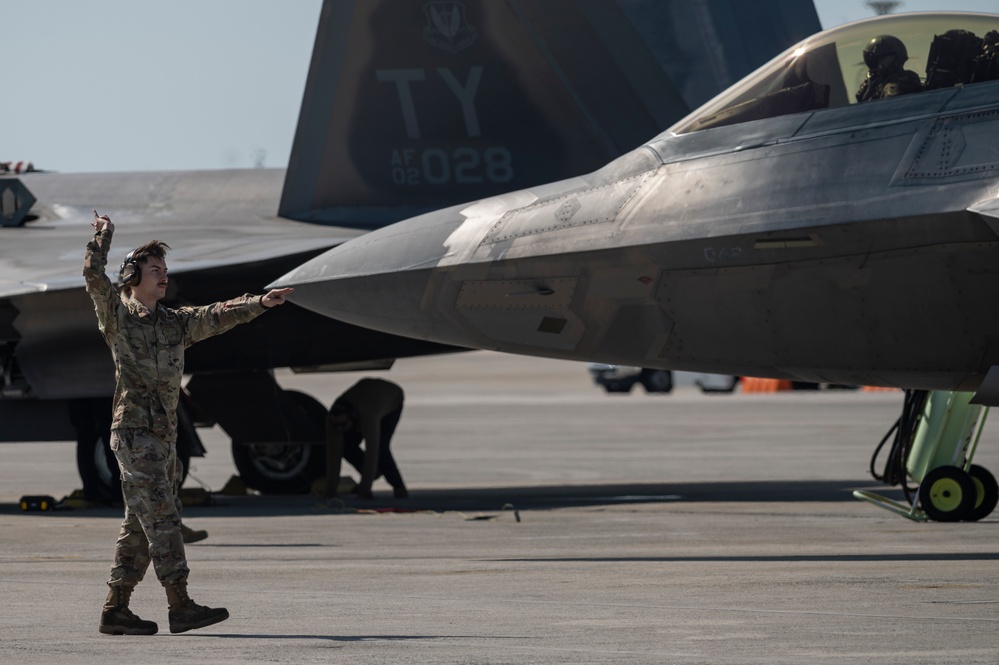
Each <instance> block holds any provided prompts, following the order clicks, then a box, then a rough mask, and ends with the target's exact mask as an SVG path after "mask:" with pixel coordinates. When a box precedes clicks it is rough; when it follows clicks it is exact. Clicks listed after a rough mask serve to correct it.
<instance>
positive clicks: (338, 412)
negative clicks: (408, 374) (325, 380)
mask: <svg viewBox="0 0 999 665" xmlns="http://www.w3.org/2000/svg"><path fill="white" fill-rule="evenodd" d="M402 402H403V392H402V388H400V387H399V386H398V385H396V384H394V383H392V382H391V381H385V380H383V379H370V378H366V379H361V380H360V381H358V382H357V383H355V384H354V385H353V386H352V387H350V388H349V389H348V390H347V391H346V392H344V393H343V394H342V395H340V396H339V397H337V398H336V401H334V402H333V406H331V407H330V410H329V413H328V414H327V416H326V489H325V496H327V497H335V496H336V495H337V490H338V486H339V483H340V465H341V462H342V459H343V458H344V457H346V458H347V461H348V462H350V464H351V466H353V467H354V468H355V469H357V470H358V472H359V473H360V474H361V482H360V483H358V485H357V496H358V498H361V499H371V498H374V495H373V494H372V492H371V485H372V484H373V483H374V481H375V480H376V479H377V478H379V477H380V476H385V480H387V481H388V483H389V485H391V486H392V489H393V491H394V494H395V496H396V497H397V498H404V497H407V496H409V493H408V492H407V491H406V485H405V483H403V481H402V474H401V473H399V467H397V466H396V464H395V459H393V457H392V451H391V450H389V444H390V443H391V441H392V434H393V433H394V432H395V428H396V425H398V424H399V417H400V416H401V415H402ZM361 439H364V442H365V445H364V452H363V453H362V452H361Z"/></svg>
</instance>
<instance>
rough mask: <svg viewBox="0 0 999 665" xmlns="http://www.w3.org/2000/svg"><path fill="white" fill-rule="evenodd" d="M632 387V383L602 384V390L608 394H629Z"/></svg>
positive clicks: (611, 382) (610, 382)
mask: <svg viewBox="0 0 999 665" xmlns="http://www.w3.org/2000/svg"><path fill="white" fill-rule="evenodd" d="M634 386H635V382H634V381H608V382H607V383H605V384H604V390H606V391H607V392H609V393H630V392H631V389H632V388H633V387H634Z"/></svg>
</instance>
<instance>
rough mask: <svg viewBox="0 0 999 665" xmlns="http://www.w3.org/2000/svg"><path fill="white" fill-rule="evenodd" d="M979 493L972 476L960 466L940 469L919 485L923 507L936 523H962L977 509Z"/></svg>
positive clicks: (932, 472) (935, 470)
mask: <svg viewBox="0 0 999 665" xmlns="http://www.w3.org/2000/svg"><path fill="white" fill-rule="evenodd" d="M977 495H978V490H977V489H976V487H975V481H974V480H972V479H971V474H970V473H968V472H966V471H965V470H964V469H961V468H958V467H956V466H938V467H937V468H935V469H933V470H932V471H930V472H929V473H927V474H926V477H925V478H923V482H921V483H920V484H919V505H920V507H922V509H923V512H924V513H926V516H927V517H929V518H930V519H931V520H934V521H935V522H960V521H961V520H963V519H965V517H967V516H968V515H969V514H970V513H971V509H972V508H974V507H975V501H976V498H977Z"/></svg>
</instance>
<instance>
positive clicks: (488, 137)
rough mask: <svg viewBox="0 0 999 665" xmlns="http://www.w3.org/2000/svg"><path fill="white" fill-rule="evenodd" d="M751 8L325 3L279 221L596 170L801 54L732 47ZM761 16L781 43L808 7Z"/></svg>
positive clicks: (372, 214)
mask: <svg viewBox="0 0 999 665" xmlns="http://www.w3.org/2000/svg"><path fill="white" fill-rule="evenodd" d="M690 4H695V5H696V6H697V7H702V8H707V9H705V10H704V11H701V12H700V13H698V12H693V13H691V12H690V11H688V10H687V9H684V7H686V6H688V5H690ZM741 4H750V3H739V2H734V1H732V0H728V1H725V2H722V1H721V0H710V1H708V2H699V3H688V2H682V1H681V0H672V1H669V0H667V1H663V0H660V1H657V2H649V1H647V0H546V1H545V2H533V1H528V0H463V1H460V2H459V1H455V0H428V1H425V2H413V0H354V1H352V2H348V1H346V0H326V2H325V3H324V4H323V9H322V16H321V19H320V24H319V29H318V32H317V35H316V42H315V48H314V51H313V56H312V63H311V66H310V71H309V78H308V82H307V84H306V89H305V95H304V99H303V103H302V109H301V114H300V117H299V122H298V129H297V132H296V136H295V142H294V145H293V147H292V152H291V158H290V160H289V165H288V171H287V175H286V180H285V186H284V191H283V194H282V198H281V205H280V209H279V214H280V215H281V216H283V217H288V218H291V219H298V220H302V221H311V222H317V223H324V224H336V225H342V226H351V227H357V228H365V229H372V228H377V227H380V226H384V225H386V224H389V223H392V222H395V221H398V220H399V219H403V218H405V217H409V216H412V215H415V214H418V213H421V212H424V211H427V210H431V209H435V208H441V207H445V206H449V205H454V204H457V203H461V202H464V201H470V200H474V199H479V198H484V197H487V196H491V195H495V194H499V193H502V192H505V191H510V190H515V189H522V188H525V187H530V186H532V185H535V184H538V183H541V182H549V181H554V180H560V179H563V178H567V177H570V176H574V175H579V174H583V173H588V172H590V171H593V170H595V169H597V168H599V167H600V166H602V165H604V164H605V163H606V162H608V161H610V160H611V159H613V158H615V157H617V156H619V155H621V154H623V153H624V152H627V151H628V150H631V149H633V148H635V147H636V146H638V145H640V144H641V143H643V142H644V141H646V140H648V139H650V138H652V137H653V136H655V135H656V134H658V133H659V132H661V131H662V130H664V129H665V128H667V127H668V126H669V125H671V124H672V123H674V122H675V121H677V120H679V119H680V118H681V117H683V116H684V115H685V114H686V113H687V112H688V111H689V109H690V108H691V107H692V106H696V105H697V104H699V103H701V101H703V100H699V99H697V97H696V94H693V93H691V92H689V90H688V91H687V92H686V93H685V92H684V88H689V89H696V90H697V91H699V92H698V93H697V94H704V93H703V90H705V89H711V90H713V91H714V92H717V91H718V90H720V89H722V86H720V85H719V83H717V82H716V83H714V85H713V87H712V86H711V85H707V86H705V85H704V83H705V81H704V79H712V80H718V81H722V83H724V85H727V84H728V83H729V82H730V81H728V80H727V79H725V77H724V76H722V75H721V74H720V72H722V73H725V76H732V75H733V74H730V73H728V72H731V71H732V63H733V62H738V63H744V62H746V60H747V49H748V50H749V51H750V52H752V55H753V56H754V57H750V58H748V59H749V61H750V62H751V63H752V61H753V60H755V61H756V62H755V64H761V63H762V62H765V61H766V60H767V59H769V58H770V57H772V56H773V55H775V54H776V53H778V52H780V51H781V50H783V49H784V48H786V47H787V46H788V45H789V43H785V42H786V40H787V39H789V37H788V38H782V40H781V41H780V42H779V43H772V44H771V43H766V44H764V45H763V46H760V45H759V44H755V45H747V48H746V49H742V50H738V49H733V46H732V45H731V44H726V45H723V44H721V43H720V41H721V40H722V39H726V40H727V39H729V36H727V34H726V33H727V32H733V31H735V30H736V26H734V25H730V24H731V23H732V22H733V19H731V18H729V15H728V14H726V13H725V12H726V11H729V10H731V11H736V12H737V10H738V8H739V7H740V6H741ZM751 4H752V5H753V8H754V10H753V13H754V15H755V16H757V22H758V23H760V24H761V25H767V26H770V27H769V28H768V29H767V30H762V29H761V30H762V32H763V34H764V35H771V34H773V32H774V29H773V25H775V24H776V25H784V24H786V23H789V22H793V21H791V19H787V20H778V19H780V18H781V17H784V18H786V17H787V16H789V15H790V13H789V12H788V11H787V10H786V6H787V5H789V4H794V5H795V6H800V5H801V4H802V3H800V2H798V3H788V2H781V1H780V0H769V1H767V2H754V3H751ZM737 13H738V12H737ZM742 13H745V11H742ZM812 14H813V15H814V8H812ZM794 20H797V19H794ZM799 22H800V21H799ZM805 23H807V21H805ZM688 24H689V25H691V26H695V25H696V26H700V27H699V28H698V29H699V30H701V33H702V35H701V36H699V37H697V38H695V39H693V40H691V43H690V44H686V43H684V39H685V38H686V36H687V34H686V29H685V28H684V26H685V25H688ZM704 26H710V27H711V30H707V29H706V28H705V27H704ZM812 28H814V29H812ZM802 30H810V31H811V32H815V31H817V30H818V19H817V18H815V19H814V25H808V26H807V27H805V28H802ZM805 34H809V32H806V33H805ZM705 35H706V36H705ZM797 36H798V35H797V34H795V38H796V37H797ZM801 36H804V35H801ZM753 37H754V39H755V40H757V41H759V38H760V33H759V32H757V33H754V35H753ZM746 41H747V40H744V39H743V40H740V39H734V38H732V44H735V45H740V44H745V42H746ZM736 51H738V53H736ZM764 51H765V53H764ZM702 61H710V62H711V63H715V65H717V66H716V67H715V70H712V69H711V68H710V67H709V68H708V69H704V67H701V66H700V64H699V63H701V62H702ZM709 64H710V63H709ZM755 64H753V66H755ZM671 70H672V73H671ZM723 70H724V72H723ZM693 71H699V72H700V71H707V72H710V73H708V74H698V75H697V76H696V77H694V78H697V79H699V80H698V81H697V82H698V85H696V86H692V85H690V80H693V79H691V77H690V74H691V72H693ZM741 74H742V72H739V74H738V75H739V76H741ZM674 79H675V80H677V81H680V84H677V83H676V82H675V81H674ZM685 95H686V97H688V99H685ZM691 100H693V101H694V103H691Z"/></svg>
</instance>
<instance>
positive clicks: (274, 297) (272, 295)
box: [260, 288, 295, 309]
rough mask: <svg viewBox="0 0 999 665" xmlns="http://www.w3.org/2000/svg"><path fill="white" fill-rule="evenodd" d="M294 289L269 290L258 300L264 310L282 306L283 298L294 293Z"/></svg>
mask: <svg viewBox="0 0 999 665" xmlns="http://www.w3.org/2000/svg"><path fill="white" fill-rule="evenodd" d="M294 290H295V289H290V288H289V289H271V290H270V291H268V292H267V293H265V294H264V295H263V297H262V298H261V299H260V304H261V305H262V306H263V308H264V309H270V308H271V307H277V306H278V305H283V304H284V303H285V296H287V295H288V294H289V293H291V292H292V291H294Z"/></svg>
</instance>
